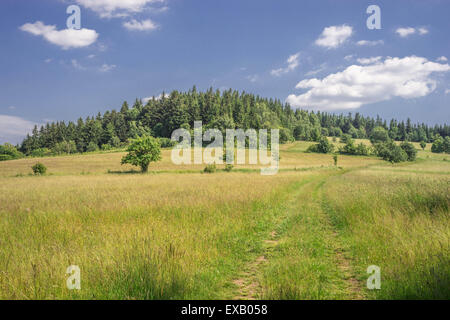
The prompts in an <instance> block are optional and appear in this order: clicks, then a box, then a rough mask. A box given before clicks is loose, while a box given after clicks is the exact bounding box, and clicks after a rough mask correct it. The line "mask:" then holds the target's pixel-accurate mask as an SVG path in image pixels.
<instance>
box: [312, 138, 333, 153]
mask: <svg viewBox="0 0 450 320" xmlns="http://www.w3.org/2000/svg"><path fill="white" fill-rule="evenodd" d="M333 150H334V145H333V144H332V143H330V142H329V141H328V139H327V138H325V137H322V138H320V141H319V143H318V144H314V145H312V146H310V147H309V148H308V149H307V150H306V152H316V153H332V152H333Z"/></svg>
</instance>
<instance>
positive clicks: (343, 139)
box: [340, 134, 353, 143]
mask: <svg viewBox="0 0 450 320" xmlns="http://www.w3.org/2000/svg"><path fill="white" fill-rule="evenodd" d="M349 141H353V140H352V136H351V135H349V134H343V135H342V136H341V139H340V142H341V143H348V142H349Z"/></svg>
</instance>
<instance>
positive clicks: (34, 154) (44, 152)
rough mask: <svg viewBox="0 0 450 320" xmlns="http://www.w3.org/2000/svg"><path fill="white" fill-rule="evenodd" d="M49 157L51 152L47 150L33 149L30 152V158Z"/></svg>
mask: <svg viewBox="0 0 450 320" xmlns="http://www.w3.org/2000/svg"><path fill="white" fill-rule="evenodd" d="M51 155H52V151H51V150H50V149H47V148H39V149H35V150H33V151H31V156H32V157H35V158H38V157H47V156H51Z"/></svg>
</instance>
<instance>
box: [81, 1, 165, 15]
mask: <svg viewBox="0 0 450 320" xmlns="http://www.w3.org/2000/svg"><path fill="white" fill-rule="evenodd" d="M76 2H77V3H78V4H80V5H82V6H84V7H85V8H87V9H91V10H93V11H95V12H96V13H97V14H98V15H99V16H100V17H101V18H113V17H125V16H129V15H130V14H135V13H139V12H142V11H144V10H145V9H148V5H151V4H156V3H164V2H165V0H76ZM163 8H164V9H163ZM163 8H159V10H164V11H165V10H167V8H166V7H163Z"/></svg>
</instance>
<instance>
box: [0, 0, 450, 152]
mask: <svg viewBox="0 0 450 320" xmlns="http://www.w3.org/2000/svg"><path fill="white" fill-rule="evenodd" d="M73 4H76V5H79V7H80V8H81V28H82V29H81V30H71V32H66V31H68V30H64V29H67V27H66V20H67V18H68V17H69V15H68V14H67V13H66V8H67V7H68V6H69V5H73ZM369 5H378V6H379V7H380V9H381V29H380V30H369V29H368V28H367V26H366V20H367V18H368V17H369V14H367V13H366V9H367V7H368V6H369ZM72 31H73V32H72ZM449 31H450V1H438V0H428V1H356V0H355V1H336V0H334V1H322V0H320V1H294V0H283V1H275V0H227V1H225V0H121V1H118V0H71V1H68V0H67V1H63V0H59V1H58V0H34V1H29V0H2V1H1V2H0V39H1V42H0V43H1V50H0V143H3V142H5V141H8V142H13V143H17V142H19V141H21V139H22V138H23V136H24V135H25V134H26V133H27V132H28V131H29V130H30V128H31V127H32V125H34V124H35V123H37V124H43V123H45V122H47V121H54V120H66V121H68V120H76V119H77V118H78V117H80V116H82V117H86V116H89V115H95V114H97V112H99V111H100V112H104V111H106V110H109V109H112V108H115V109H118V108H120V105H121V103H122V102H123V101H124V100H128V101H130V102H131V101H133V100H134V99H135V98H146V97H150V96H152V95H155V96H158V95H159V94H160V93H161V92H163V91H166V92H170V91H171V90H173V89H176V90H181V91H184V90H188V89H189V88H191V87H192V86H193V85H194V84H195V85H197V87H198V88H199V89H202V90H203V89H206V88H208V87H210V86H212V87H214V88H217V89H225V88H233V89H238V90H245V91H247V92H252V93H255V94H259V95H261V96H264V97H274V98H279V99H281V100H283V101H285V100H286V101H288V102H289V103H291V105H293V106H294V107H299V108H306V109H313V110H325V111H330V112H337V113H341V112H344V113H347V112H352V113H355V112H360V113H362V114H364V115H372V116H374V115H377V114H379V115H380V116H382V117H383V118H388V119H390V118H392V117H394V118H398V119H406V118H407V117H410V118H411V119H412V120H413V121H414V122H417V121H420V122H422V121H424V122H426V123H428V124H435V123H444V122H447V123H448V122H449V121H448V120H449V119H450V109H449V102H450V84H449V79H450V66H449V62H448V61H447V59H450V43H449V41H448V39H449V36H448V32H449Z"/></svg>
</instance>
